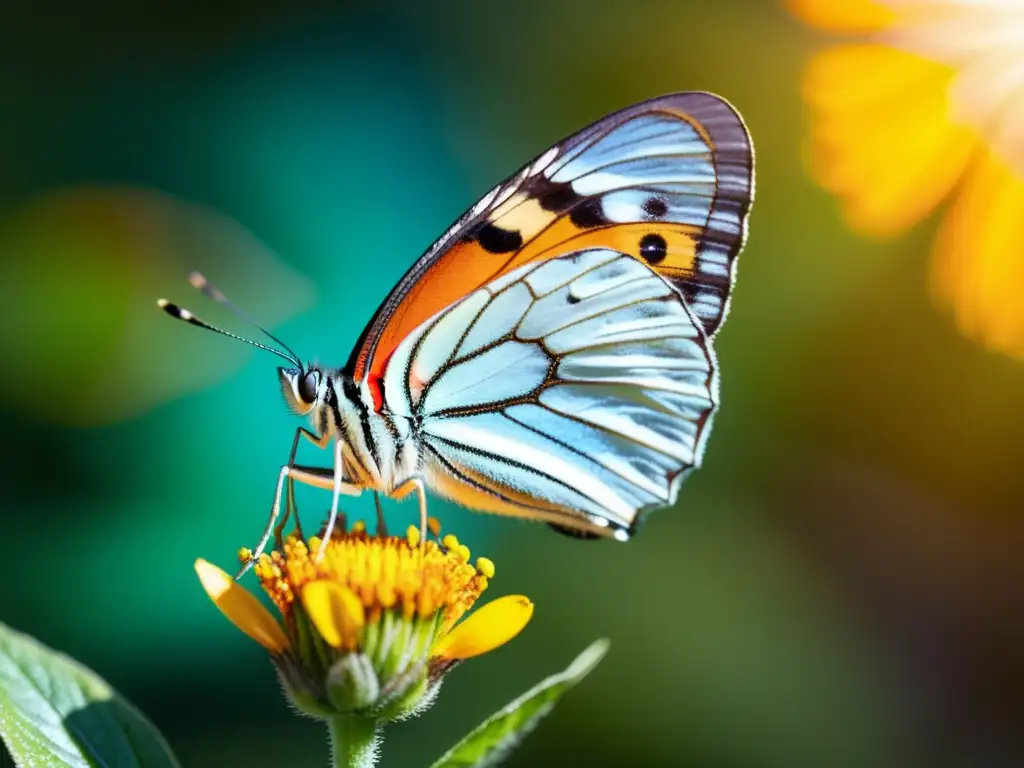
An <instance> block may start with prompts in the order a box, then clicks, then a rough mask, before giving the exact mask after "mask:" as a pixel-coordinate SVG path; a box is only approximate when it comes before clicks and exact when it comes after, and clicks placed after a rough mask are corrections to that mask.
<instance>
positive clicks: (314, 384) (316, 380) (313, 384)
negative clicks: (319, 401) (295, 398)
mask: <svg viewBox="0 0 1024 768" xmlns="http://www.w3.org/2000/svg"><path fill="white" fill-rule="evenodd" d="M319 385H320V376H319V375H318V374H317V372H316V371H310V372H309V373H307V374H306V375H305V376H303V377H302V378H301V379H299V397H300V398H301V399H302V402H304V403H305V404H306V405H311V404H312V403H313V402H314V401H316V391H317V389H319Z"/></svg>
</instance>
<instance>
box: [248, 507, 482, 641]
mask: <svg viewBox="0 0 1024 768" xmlns="http://www.w3.org/2000/svg"><path fill="white" fill-rule="evenodd" d="M320 544H321V540H320V539H319V538H317V537H312V538H310V539H309V542H308V543H306V542H303V541H302V540H300V539H299V538H298V537H296V536H289V537H288V538H287V539H286V540H285V542H284V545H283V547H282V550H281V551H274V552H271V553H270V554H264V555H261V556H260V559H259V561H258V562H257V563H256V565H255V567H254V571H255V573H256V576H257V578H258V579H259V581H260V584H261V585H262V586H263V589H264V590H265V591H266V592H267V594H268V595H269V596H270V598H271V600H273V601H274V604H275V605H276V606H277V607H278V609H279V610H280V611H281V614H282V615H284V616H288V615H289V613H290V610H291V607H292V604H293V603H294V602H295V600H296V599H297V598H298V596H300V595H301V594H302V590H303V588H305V587H306V586H307V585H308V584H310V583H312V582H315V581H329V582H333V583H334V584H337V585H339V586H342V587H345V588H346V589H348V590H350V591H351V592H352V593H353V594H354V595H355V596H356V597H357V598H358V599H359V601H360V602H361V603H362V605H363V607H364V608H365V611H366V618H367V621H368V622H374V621H376V620H379V618H380V615H381V612H382V611H386V610H391V609H394V610H396V611H401V613H402V616H403V618H405V619H411V618H412V617H413V616H419V617H420V618H427V617H430V616H433V615H435V614H436V613H438V612H439V611H444V616H443V618H442V626H451V624H453V623H454V622H456V621H458V619H459V618H460V617H461V616H462V614H464V613H465V612H466V611H467V610H468V609H469V608H470V607H472V605H473V603H475V602H476V600H477V598H479V597H480V595H481V594H482V593H483V591H484V590H485V589H487V582H488V579H489V578H490V577H491V576H493V575H494V565H493V563H491V561H490V560H488V559H486V558H479V559H478V560H477V562H476V565H475V566H473V565H470V563H469V559H470V552H469V548H468V547H466V546H465V545H462V544H460V543H459V541H458V539H456V538H455V536H453V535H450V534H449V535H448V536H445V537H444V539H443V540H442V541H441V542H435V541H426V542H420V541H419V531H418V530H417V529H416V528H414V527H410V529H409V533H408V535H407V536H405V537H401V536H371V535H369V534H368V533H367V532H366V530H365V527H364V526H363V525H362V524H361V523H356V524H355V525H354V526H353V529H352V530H351V531H347V532H340V533H336V534H335V535H334V536H333V537H332V538H331V540H330V541H328V542H327V545H326V549H325V551H324V553H323V557H322V558H320V559H319V561H317V557H316V555H317V553H318V552H319V549H320Z"/></svg>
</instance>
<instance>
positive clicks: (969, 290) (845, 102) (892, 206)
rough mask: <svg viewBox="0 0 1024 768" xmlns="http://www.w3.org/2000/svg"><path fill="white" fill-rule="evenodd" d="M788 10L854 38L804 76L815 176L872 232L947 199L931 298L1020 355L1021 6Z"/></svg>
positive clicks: (989, 0) (1007, 2) (896, 3)
mask: <svg viewBox="0 0 1024 768" xmlns="http://www.w3.org/2000/svg"><path fill="white" fill-rule="evenodd" d="M785 2H786V5H787V6H788V7H789V9H790V10H791V11H792V12H793V14H794V15H796V16H798V17H799V18H801V19H803V20H804V21H806V22H808V23H809V24H812V25H814V26H817V27H819V28H822V29H827V30H829V31H832V32H840V33H847V34H851V35H856V36H857V38H855V39H854V40H853V41H850V42H846V43H843V44H840V45H836V46H834V47H832V48H829V49H826V50H824V51H822V52H821V53H819V54H818V55H817V56H816V57H815V58H814V59H813V60H812V62H811V64H810V66H809V68H808V72H807V75H806V80H805V83H804V96H805V100H806V101H807V103H808V105H809V107H810V110H811V117H812V127H811V132H812V135H811V143H812V165H813V173H814V176H815V178H816V179H817V181H818V182H819V183H820V184H821V185H822V186H823V187H825V188H826V189H828V190H829V191H831V192H833V193H834V194H836V195H837V196H838V197H839V198H840V199H841V201H842V205H843V211H844V215H845V217H846V219H847V221H848V222H849V224H850V225H851V226H852V227H853V228H854V229H856V230H857V231H860V232H862V233H864V234H867V235H872V236H876V237H891V236H894V235H897V234H900V233H902V232H903V231H905V230H906V229H907V228H909V227H910V226H912V225H914V224H916V223H917V222H919V221H920V220H921V219H922V218H924V217H925V216H927V215H928V214H929V213H930V212H932V211H933V210H934V209H935V208H936V207H937V206H938V205H939V204H940V203H942V202H944V201H946V200H951V206H950V207H949V209H948V210H947V212H946V213H945V216H944V219H943V222H942V224H941V226H940V228H939V231H938V234H937V236H936V239H935V244H934V246H933V250H932V275H931V278H932V279H931V286H932V290H933V293H934V295H935V297H936V299H937V300H938V301H939V303H940V304H942V305H945V306H948V307H949V308H951V309H952V310H953V312H954V315H955V317H956V320H957V325H958V327H959V328H960V330H961V332H963V333H964V334H965V335H967V336H969V337H971V338H973V339H976V340H978V341H980V342H982V343H984V344H985V345H987V346H989V347H990V348H993V349H997V350H1000V351H1002V352H1006V353H1009V354H1012V355H1015V356H1018V357H1024V301H1021V300H1020V299H1019V298H1018V291H1019V286H1021V285H1024V2H1021V1H1020V0H913V1H912V2H908V0H785Z"/></svg>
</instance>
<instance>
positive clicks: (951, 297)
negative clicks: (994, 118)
mask: <svg viewBox="0 0 1024 768" xmlns="http://www.w3.org/2000/svg"><path fill="white" fill-rule="evenodd" d="M1021 253H1024V179H1022V178H1021V177H1020V176H1019V175H1018V174H1017V173H1015V172H1014V170H1013V168H1012V166H1010V165H1009V164H1008V163H1006V162H1005V161H1003V160H1001V159H999V158H998V157H996V156H995V155H992V154H990V155H987V156H985V157H984V158H983V159H982V160H981V161H979V163H978V164H977V165H976V166H975V168H973V169H972V172H971V173H970V174H969V175H968V178H967V181H966V183H965V184H964V189H963V191H962V192H961V194H960V196H959V197H958V199H957V201H956V203H955V204H954V205H953V207H952V208H951V209H950V211H949V213H948V214H947V215H946V217H945V219H944V220H943V222H942V225H941V227H940V228H939V232H938V235H937V237H936V242H935V247H934V249H933V252H932V256H933V260H932V289H933V291H934V293H935V296H936V298H937V299H938V300H939V301H940V302H941V303H942V304H944V305H946V306H949V307H951V308H952V310H953V312H954V313H955V315H956V321H957V326H958V327H959V329H960V331H961V332H962V333H963V334H964V335H965V336H967V337H968V338H971V339H974V340H976V341H980V342H981V343H982V344H984V345H985V346H987V347H989V348H991V349H995V350H998V351H1000V352H1004V353H1007V354H1010V355H1013V356H1015V357H1019V358H1024V302H1022V301H1021V300H1020V286H1021V285H1024V258H1021Z"/></svg>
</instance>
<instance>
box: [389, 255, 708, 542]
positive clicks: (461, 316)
mask: <svg viewBox="0 0 1024 768" xmlns="http://www.w3.org/2000/svg"><path fill="white" fill-rule="evenodd" d="M383 393H384V400H385V404H386V407H387V408H388V410H389V411H390V412H392V413H394V414H396V415H401V416H407V417H409V418H410V419H412V420H413V422H414V423H416V424H417V425H418V426H417V433H418V436H419V441H420V444H421V446H422V451H423V461H424V469H425V476H426V478H427V480H428V483H429V485H430V486H431V487H433V488H434V489H435V490H437V491H439V492H440V493H442V494H444V495H447V496H449V497H451V498H454V499H455V500H457V501H460V502H463V503H465V504H467V505H468V506H471V507H474V508H476V509H481V510H488V511H493V512H499V513H504V514H512V515H518V516H527V517H533V518H539V519H542V520H547V521H548V522H551V523H555V524H556V525H561V526H562V527H566V528H570V529H573V530H576V531H580V532H581V533H584V534H586V533H591V534H599V535H617V536H618V537H620V538H627V537H628V536H629V535H630V534H631V533H632V531H633V530H634V527H635V525H636V523H637V521H638V519H639V517H640V515H641V513H642V512H643V511H644V510H646V509H648V508H654V507H660V506H665V505H667V504H671V503H672V501H673V500H674V497H675V492H676V489H677V486H678V478H680V477H681V476H682V475H683V474H685V472H686V471H687V470H689V469H690V468H692V467H695V466H696V465H697V464H699V462H700V458H701V454H702V452H703V446H704V441H705V439H706V436H707V433H708V430H709V427H710V420H711V416H712V413H713V411H714V408H715V405H716V401H717V372H716V364H715V360H714V356H713V354H712V352H711V351H710V349H709V347H708V344H707V338H706V334H705V331H704V328H703V325H702V323H701V322H700V321H699V320H698V319H697V318H696V317H695V316H694V314H693V313H692V311H691V310H690V309H689V308H688V307H687V305H686V303H685V301H684V300H683V299H682V297H681V296H680V295H679V293H678V292H677V291H675V290H674V289H673V288H672V287H671V286H670V285H669V284H668V283H667V282H666V281H665V280H664V279H663V278H662V277H660V276H659V275H658V274H657V273H655V272H654V271H652V270H651V268H650V267H648V266H647V265H646V264H644V263H643V262H641V261H638V260H637V259H635V258H633V257H631V256H630V255H628V254H624V253H620V252H617V251H613V250H610V249H606V248H590V249H585V250H582V251H578V252H574V253H571V254H567V255H561V256H558V257H556V258H554V259H551V260H548V261H535V262H533V263H531V264H527V265H524V266H522V267H519V268H517V269H515V270H514V271H512V272H510V273H507V274H505V275H502V276H500V277H499V278H497V279H496V280H494V281H492V282H490V283H489V284H487V285H485V286H484V287H483V288H480V289H478V290H476V291H474V292H473V293H471V294H470V295H469V296H466V297H465V298H464V299H462V300H460V301H458V302H456V303H455V304H453V305H452V306H451V307H449V308H447V309H446V310H444V311H442V312H441V313H439V314H438V315H437V316H435V317H434V318H433V319H432V320H430V321H429V322H428V323H425V324H423V325H421V327H420V328H419V329H418V330H417V331H416V332H414V333H413V334H411V335H410V336H408V337H407V338H406V339H405V340H403V341H402V343H401V344H400V345H399V346H398V348H397V349H396V351H395V353H394V355H393V356H392V357H391V359H390V362H389V363H388V366H387V369H386V373H385V376H384V380H383Z"/></svg>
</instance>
